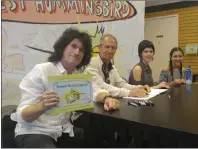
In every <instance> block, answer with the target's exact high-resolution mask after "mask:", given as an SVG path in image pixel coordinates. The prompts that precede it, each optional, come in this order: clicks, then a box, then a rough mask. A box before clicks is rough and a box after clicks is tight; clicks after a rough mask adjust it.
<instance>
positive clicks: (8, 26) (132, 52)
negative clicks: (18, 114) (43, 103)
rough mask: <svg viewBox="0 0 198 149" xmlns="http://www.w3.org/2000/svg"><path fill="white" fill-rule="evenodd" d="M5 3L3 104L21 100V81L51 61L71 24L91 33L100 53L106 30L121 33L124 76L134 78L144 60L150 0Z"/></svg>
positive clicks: (118, 60)
mask: <svg viewBox="0 0 198 149" xmlns="http://www.w3.org/2000/svg"><path fill="white" fill-rule="evenodd" d="M1 5H2V6H1V12H2V29H1V31H2V99H3V101H2V103H3V105H7V104H18V103H19V100H20V90H19V88H18V85H19V83H20V81H21V79H22V78H23V77H24V76H25V74H27V72H28V71H29V70H31V69H32V68H33V67H34V65H35V64H38V63H42V62H45V61H46V60H47V58H48V56H49V54H50V53H51V52H53V44H54V43H55V41H56V40H57V38H58V37H59V36H60V35H61V33H62V32H63V31H64V30H65V29H66V28H68V27H76V28H78V29H80V30H85V31H87V32H88V33H89V34H90V36H91V37H92V41H93V49H92V50H93V53H94V55H96V54H98V45H99V39H100V37H101V36H102V35H103V34H105V33H111V34H113V35H114V36H116V38H117V40H118V49H117V52H116V55H115V59H114V63H115V65H116V67H117V68H118V71H119V73H120V75H121V76H122V77H124V78H126V79H128V76H129V71H130V70H131V68H132V67H133V66H134V64H136V63H137V62H138V54H137V46H138V44H139V42H140V41H141V40H142V39H143V38H144V9H145V2H144V1H127V0H120V1H118V0H116V1H115V0H111V1H101V0H98V1H97V0H72V1H67V0H56V1H54V0H40V1H24V0H18V1H2V2H1Z"/></svg>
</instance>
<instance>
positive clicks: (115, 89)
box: [85, 55, 140, 97]
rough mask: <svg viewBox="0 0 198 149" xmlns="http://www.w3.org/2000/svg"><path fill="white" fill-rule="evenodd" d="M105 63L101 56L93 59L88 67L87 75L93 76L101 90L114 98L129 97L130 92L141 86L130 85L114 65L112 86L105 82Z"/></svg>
mask: <svg viewBox="0 0 198 149" xmlns="http://www.w3.org/2000/svg"><path fill="white" fill-rule="evenodd" d="M102 65H103V62H102V60H101V58H100V56H99V55H98V56H96V57H93V58H92V59H91V62H90V64H89V65H88V66H87V67H86V69H85V73H89V74H92V75H93V82H94V83H96V84H97V85H98V86H99V87H100V88H101V89H105V90H107V91H108V92H109V93H110V94H111V95H112V96H114V97H123V96H128V95H129V92H130V90H132V89H134V88H137V87H140V86H139V85H130V84H128V83H127V82H126V81H124V80H123V78H122V77H120V75H119V73H118V72H117V69H116V68H115V66H114V65H112V67H113V69H111V70H110V72H109V79H110V84H107V83H106V82H105V76H104V73H103V71H102Z"/></svg>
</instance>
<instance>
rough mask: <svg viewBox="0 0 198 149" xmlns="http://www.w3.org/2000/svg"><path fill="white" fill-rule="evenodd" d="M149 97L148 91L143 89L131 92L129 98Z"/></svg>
mask: <svg viewBox="0 0 198 149" xmlns="http://www.w3.org/2000/svg"><path fill="white" fill-rule="evenodd" d="M146 95H147V91H146V90H145V89H142V88H137V89H133V90H131V91H130V92H129V97H140V98H141V97H145V96H146Z"/></svg>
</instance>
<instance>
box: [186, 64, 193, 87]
mask: <svg viewBox="0 0 198 149" xmlns="http://www.w3.org/2000/svg"><path fill="white" fill-rule="evenodd" d="M185 76H186V85H191V84H192V70H191V66H187V67H186V75H185Z"/></svg>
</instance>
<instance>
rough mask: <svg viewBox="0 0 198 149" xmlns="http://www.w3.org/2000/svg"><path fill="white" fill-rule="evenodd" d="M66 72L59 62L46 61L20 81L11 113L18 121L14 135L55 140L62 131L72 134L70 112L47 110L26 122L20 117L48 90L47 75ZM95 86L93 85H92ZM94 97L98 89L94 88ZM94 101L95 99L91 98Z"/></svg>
mask: <svg viewBox="0 0 198 149" xmlns="http://www.w3.org/2000/svg"><path fill="white" fill-rule="evenodd" d="M78 73H83V72H82V70H75V71H74V72H73V74H78ZM60 74H67V72H66V70H65V69H64V67H63V65H62V64H61V62H58V63H57V64H54V63H51V62H46V63H42V64H37V65H36V66H35V67H34V68H33V69H32V70H31V71H30V72H29V73H28V74H27V75H26V76H25V77H24V78H23V80H22V81H21V83H20V85H19V87H20V90H21V100H20V104H19V105H18V107H17V111H16V113H13V114H12V115H11V119H12V120H14V121H16V122H18V123H17V125H16V128H15V136H17V135H22V134H45V135H49V136H51V137H52V138H54V139H55V140H57V138H58V137H60V136H61V135H62V132H64V133H69V136H70V137H73V136H74V133H73V125H72V124H71V123H70V117H71V113H64V114H58V115H50V114H49V112H50V111H49V110H48V111H46V112H45V113H43V114H42V115H40V116H39V117H38V118H37V119H36V120H34V121H33V122H29V123H28V122H26V121H24V120H23V118H22V112H23V110H24V109H25V108H26V107H28V106H30V105H33V104H37V103H39V102H40V97H41V95H42V93H43V92H45V91H47V90H48V76H50V75H60ZM94 86H95V85H94ZM94 91H95V93H94V96H93V98H95V97H96V96H97V94H98V93H99V92H100V91H104V90H100V89H99V88H97V87H96V88H94ZM93 100H94V101H95V99H93Z"/></svg>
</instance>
